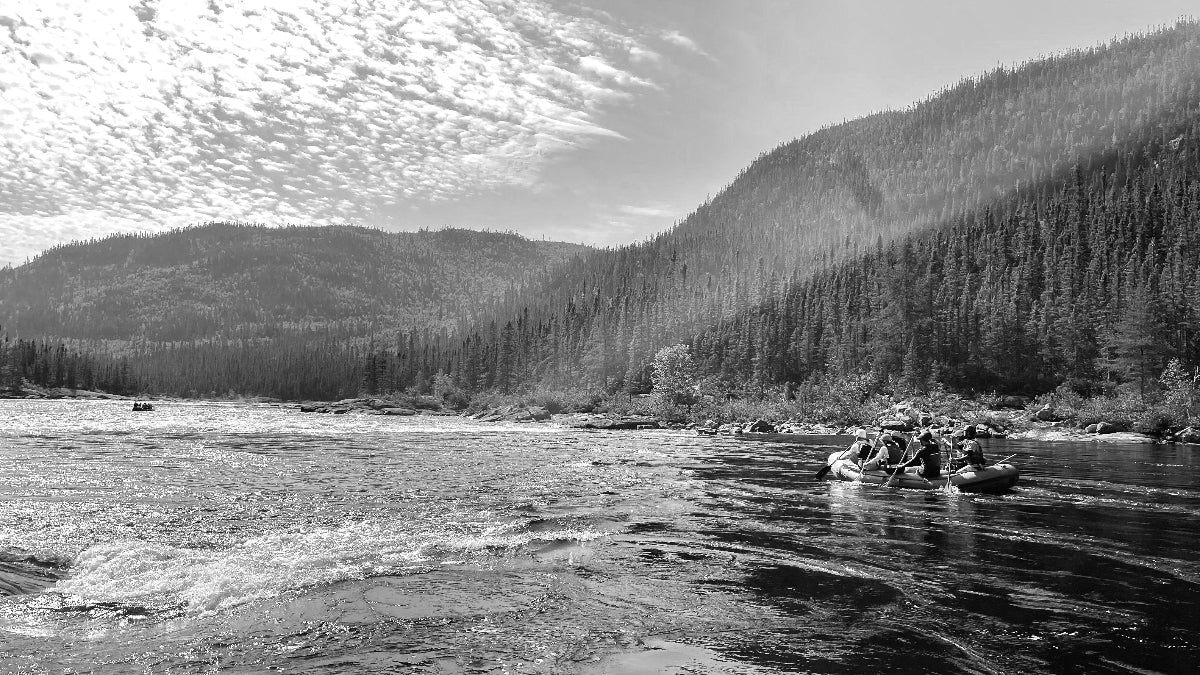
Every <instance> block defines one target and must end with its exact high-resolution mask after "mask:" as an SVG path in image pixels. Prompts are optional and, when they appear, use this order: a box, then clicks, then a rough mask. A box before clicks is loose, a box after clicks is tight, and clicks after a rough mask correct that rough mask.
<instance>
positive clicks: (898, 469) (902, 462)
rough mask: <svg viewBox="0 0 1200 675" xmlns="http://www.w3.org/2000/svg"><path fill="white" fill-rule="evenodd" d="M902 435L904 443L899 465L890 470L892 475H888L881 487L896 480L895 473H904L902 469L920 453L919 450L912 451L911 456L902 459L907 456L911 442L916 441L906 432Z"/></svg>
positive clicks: (911, 445) (910, 448) (911, 446)
mask: <svg viewBox="0 0 1200 675" xmlns="http://www.w3.org/2000/svg"><path fill="white" fill-rule="evenodd" d="M904 437H905V439H906V442H905V444H904V454H903V455H901V456H900V465H899V466H897V467H896V468H895V469H893V470H892V475H891V476H890V477H888V479H887V482H886V483H884V484H883V487H888V486H889V485H891V484H892V481H894V480H896V474H899V473H904V469H905V468H907V467H908V466H910V463H911V462H912V461H913V460H915V459H916V458H917V456H918V455H919V454H920V452H919V451H916V452H913V456H912V457H911V458H909V459H904V458H905V457H908V451H909V450H912V449H913V444H914V443H915V442H916V440H915V439H914V438H913V437H912V436H909V435H908V434H905V435H904Z"/></svg>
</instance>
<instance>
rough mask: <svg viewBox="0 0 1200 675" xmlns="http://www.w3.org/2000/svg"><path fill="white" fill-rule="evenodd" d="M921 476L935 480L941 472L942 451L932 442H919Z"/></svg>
mask: <svg viewBox="0 0 1200 675" xmlns="http://www.w3.org/2000/svg"><path fill="white" fill-rule="evenodd" d="M920 455H921V475H922V476H924V477H925V478H936V477H937V476H938V475H939V474H941V472H942V449H941V448H939V447H938V444H937V443H934V442H933V441H922V442H921V452H920Z"/></svg>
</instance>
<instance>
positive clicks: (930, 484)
mask: <svg viewBox="0 0 1200 675" xmlns="http://www.w3.org/2000/svg"><path fill="white" fill-rule="evenodd" d="M844 454H845V452H844V451H842V452H835V453H833V454H831V455H830V456H829V460H828V462H829V467H830V473H832V474H833V475H835V476H837V477H838V478H839V479H841V480H844V481H850V482H855V483H868V484H871V485H886V486H888V487H900V488H908V489H910V490H935V489H937V488H943V487H945V486H946V478H947V474H946V473H945V472H943V473H942V475H941V477H940V478H937V479H934V480H933V481H928V480H925V479H924V478H922V477H921V476H919V475H918V474H917V468H916V467H909V468H908V469H907V470H906V471H905V472H904V473H902V474H896V475H895V477H893V476H892V474H890V473H888V472H887V471H883V470H875V471H863V470H862V469H860V468H859V467H858V465H857V464H855V463H854V462H852V461H850V460H848V459H842V455H844ZM1019 477H1020V472H1019V471H1017V467H1015V466H1013V465H1012V464H993V465H992V466H988V467H984V468H982V469H972V468H970V467H967V468H965V469H963V470H961V471H958V472H956V473H951V474H949V478H950V485H953V486H954V487H956V488H958V489H959V490H960V491H961V492H987V493H997V492H1004V491H1005V490H1008V489H1010V488H1012V486H1014V485H1016V484H1017V479H1018V478H1019Z"/></svg>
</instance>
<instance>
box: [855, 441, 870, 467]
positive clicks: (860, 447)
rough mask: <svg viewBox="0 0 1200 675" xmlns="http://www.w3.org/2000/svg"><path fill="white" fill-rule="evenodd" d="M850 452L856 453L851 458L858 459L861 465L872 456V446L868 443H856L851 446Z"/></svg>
mask: <svg viewBox="0 0 1200 675" xmlns="http://www.w3.org/2000/svg"><path fill="white" fill-rule="evenodd" d="M850 450H852V451H854V452H853V454H851V455H850V457H851V458H853V459H857V460H858V461H859V463H860V464H861V463H862V462H865V461H866V460H867V458H868V457H870V456H871V444H870V443H868V442H867V441H854V445H851V446H850Z"/></svg>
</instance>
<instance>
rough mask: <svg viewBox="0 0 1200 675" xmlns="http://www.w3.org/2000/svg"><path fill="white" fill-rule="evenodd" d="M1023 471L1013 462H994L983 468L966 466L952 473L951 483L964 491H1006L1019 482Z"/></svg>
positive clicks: (994, 492)
mask: <svg viewBox="0 0 1200 675" xmlns="http://www.w3.org/2000/svg"><path fill="white" fill-rule="evenodd" d="M1020 476H1021V472H1019V471H1017V467H1015V466H1013V465H1012V464H993V465H991V466H986V467H984V468H982V469H972V468H971V467H969V466H968V467H965V468H963V469H962V470H961V471H959V472H958V473H952V474H950V484H951V485H953V486H954V487H956V488H958V489H959V490H960V491H962V492H987V493H990V494H996V493H998V492H1005V491H1007V490H1009V489H1011V488H1012V486H1014V485H1016V484H1017V478H1019V477H1020Z"/></svg>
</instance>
